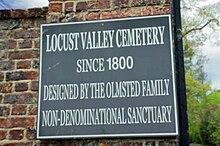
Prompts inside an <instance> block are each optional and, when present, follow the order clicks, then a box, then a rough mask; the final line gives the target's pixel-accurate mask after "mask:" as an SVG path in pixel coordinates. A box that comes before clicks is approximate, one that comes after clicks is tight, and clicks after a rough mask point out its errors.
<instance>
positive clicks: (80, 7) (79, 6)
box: [76, 2, 88, 12]
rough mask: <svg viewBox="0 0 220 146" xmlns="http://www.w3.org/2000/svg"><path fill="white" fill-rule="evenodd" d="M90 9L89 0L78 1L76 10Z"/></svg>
mask: <svg viewBox="0 0 220 146" xmlns="http://www.w3.org/2000/svg"><path fill="white" fill-rule="evenodd" d="M87 9H88V3H87V2H78V3H77V4H76V11H77V12H81V11H86V10H87Z"/></svg>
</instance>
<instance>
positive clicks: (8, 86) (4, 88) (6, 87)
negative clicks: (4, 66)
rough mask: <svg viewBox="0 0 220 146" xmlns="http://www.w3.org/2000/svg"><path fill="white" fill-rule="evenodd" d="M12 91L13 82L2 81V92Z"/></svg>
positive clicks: (0, 91)
mask: <svg viewBox="0 0 220 146" xmlns="http://www.w3.org/2000/svg"><path fill="white" fill-rule="evenodd" d="M11 91H12V83H0V93H10V92H11Z"/></svg>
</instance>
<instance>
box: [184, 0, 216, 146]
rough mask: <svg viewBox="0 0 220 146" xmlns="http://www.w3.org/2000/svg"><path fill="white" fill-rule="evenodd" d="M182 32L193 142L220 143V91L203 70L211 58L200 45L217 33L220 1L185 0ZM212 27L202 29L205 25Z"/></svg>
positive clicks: (190, 129) (190, 133)
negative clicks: (204, 53) (209, 2)
mask: <svg viewBox="0 0 220 146" xmlns="http://www.w3.org/2000/svg"><path fill="white" fill-rule="evenodd" d="M181 2H182V26H183V27H182V35H183V49H184V57H185V58H184V63H185V72H186V73H185V78H186V95H187V107H188V119H189V123H188V124H189V135H190V140H191V142H193V143H204V144H215V145H219V146H220V125H219V124H220V92H213V93H212V94H208V93H210V92H211V87H210V83H209V81H208V80H207V77H206V73H205V72H204V65H205V63H206V62H207V61H208V59H207V58H206V57H205V56H204V55H203V54H202V53H201V52H202V50H201V46H203V44H204V42H205V41H206V40H207V39H208V38H209V36H212V37H213V36H214V34H215V29H216V26H218V25H219V24H218V23H219V20H218V19H219V18H220V16H218V14H219V13H216V12H217V11H218V10H219V9H220V2H219V3H217V4H215V5H210V6H199V1H194V0H182V1H181ZM207 27H208V28H211V29H209V30H210V31H203V30H204V29H206V28H207Z"/></svg>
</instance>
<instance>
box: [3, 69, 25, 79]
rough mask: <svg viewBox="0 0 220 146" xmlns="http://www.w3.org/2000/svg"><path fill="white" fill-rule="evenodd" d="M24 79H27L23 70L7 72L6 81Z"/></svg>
mask: <svg viewBox="0 0 220 146" xmlns="http://www.w3.org/2000/svg"><path fill="white" fill-rule="evenodd" d="M24 79H25V74H24V72H23V71H19V72H7V73H6V81H18V80H24Z"/></svg>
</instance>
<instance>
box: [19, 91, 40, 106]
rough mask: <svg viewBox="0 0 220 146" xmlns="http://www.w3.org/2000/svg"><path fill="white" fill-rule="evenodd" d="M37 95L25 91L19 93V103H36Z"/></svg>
mask: <svg viewBox="0 0 220 146" xmlns="http://www.w3.org/2000/svg"><path fill="white" fill-rule="evenodd" d="M35 96H36V95H35V94H32V93H23V94H19V95H18V103H19V104H33V103H36V99H35V98H36V97H35Z"/></svg>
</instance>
